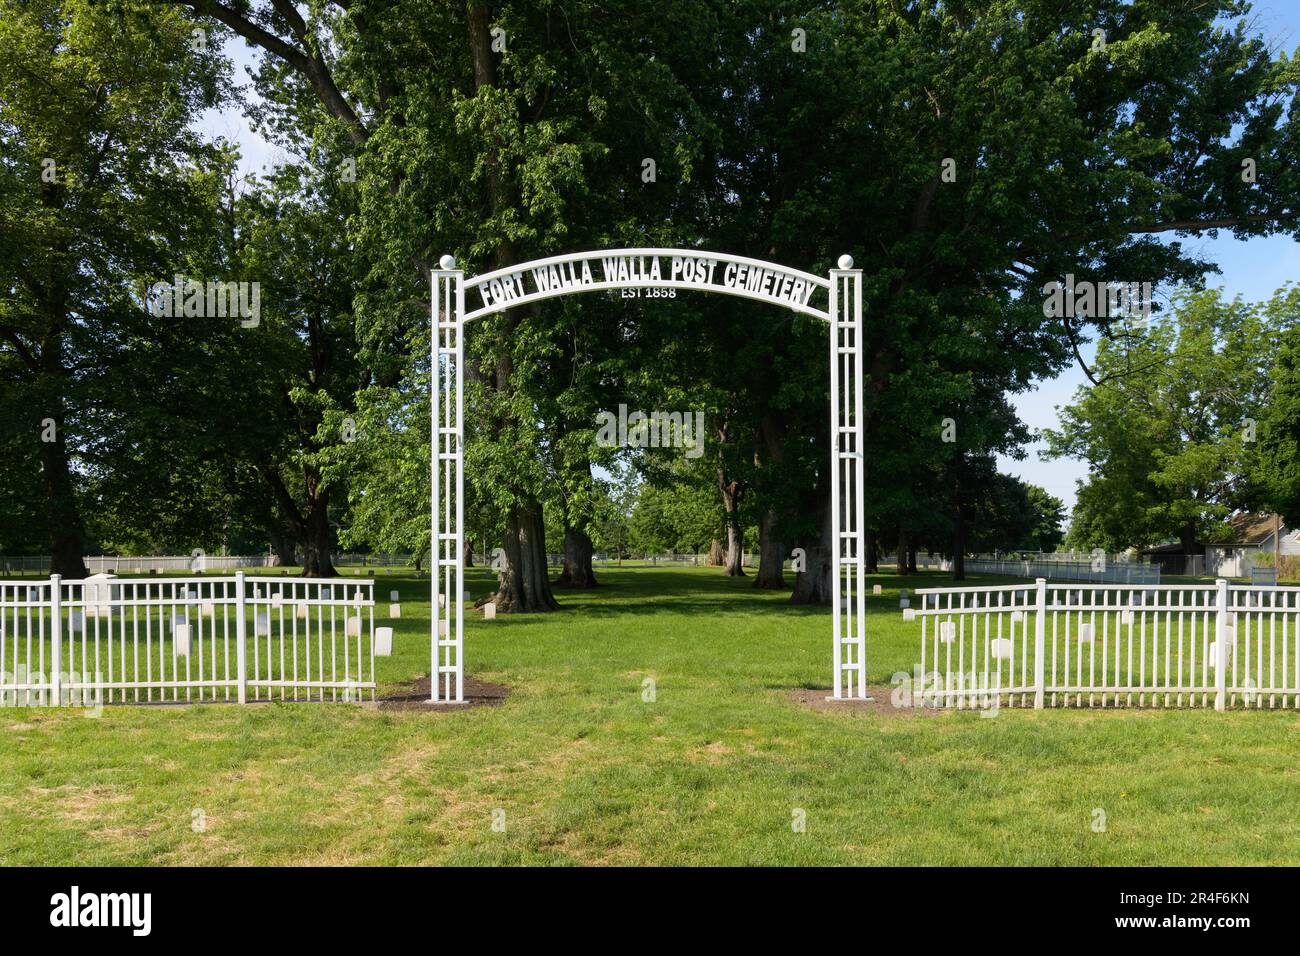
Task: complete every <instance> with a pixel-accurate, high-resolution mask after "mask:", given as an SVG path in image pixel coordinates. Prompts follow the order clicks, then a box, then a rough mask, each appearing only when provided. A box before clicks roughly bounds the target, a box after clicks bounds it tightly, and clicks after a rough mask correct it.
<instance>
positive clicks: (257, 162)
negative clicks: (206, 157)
mask: <svg viewBox="0 0 1300 956" xmlns="http://www.w3.org/2000/svg"><path fill="white" fill-rule="evenodd" d="M1254 11H1255V12H1254V18H1255V22H1256V25H1257V28H1258V29H1259V30H1261V31H1262V32H1263V33H1264V35H1265V36H1267V37H1268V38H1269V40H1270V41H1271V42H1272V43H1274V44H1275V45H1276V46H1278V47H1280V48H1282V49H1285V50H1288V51H1295V50H1296V49H1297V47H1298V46H1300V0H1256V2H1255V4H1254ZM226 52H227V54H228V55H229V56H230V57H231V59H232V60H233V61H234V63H235V78H236V80H237V81H238V82H240V83H245V84H247V83H248V82H249V76H248V72H247V71H248V70H249V68H251V67H252V65H253V64H254V63H255V62H256V59H255V55H254V53H253V52H252V51H251V50H249V48H248V47H247V46H246V45H245V44H244V43H243V41H242V40H234V41H231V42H230V43H228V44H227V49H226ZM249 95H250V96H251V95H252V94H251V90H250V93H249ZM199 128H200V129H201V130H202V131H204V132H205V133H207V134H208V135H210V136H222V137H224V138H226V139H229V140H232V141H234V142H236V143H238V144H239V147H240V151H241V153H242V162H241V168H242V169H243V171H244V172H245V173H253V172H261V171H264V170H266V169H268V168H270V167H272V166H274V165H275V164H276V163H277V162H279V161H282V160H283V158H284V157H283V156H282V154H281V151H280V150H279V149H278V148H276V147H273V146H271V145H269V144H268V143H266V141H264V140H263V139H262V138H261V137H259V136H258V135H257V134H256V133H254V132H253V130H252V128H251V125H250V124H249V122H248V120H246V119H245V118H244V117H243V116H242V115H241V114H240V113H239V111H238V110H221V111H217V110H213V111H209V112H208V113H207V114H205V115H204V117H203V118H202V120H201V122H200V123H199ZM1175 238H1177V237H1170V239H1175ZM1178 241H1181V242H1183V243H1184V244H1185V246H1186V247H1187V249H1188V250H1189V251H1190V252H1192V253H1193V254H1197V255H1200V256H1202V257H1204V258H1205V259H1208V260H1209V261H1211V262H1214V263H1216V264H1217V265H1218V266H1219V268H1220V270H1221V273H1220V275H1218V276H1214V277H1211V278H1210V280H1209V282H1210V284H1211V285H1214V286H1219V287H1222V288H1223V289H1224V290H1225V292H1226V293H1227V294H1228V296H1230V297H1231V296H1237V295H1240V296H1242V297H1243V298H1245V299H1249V300H1255V299H1266V298H1268V297H1269V296H1271V295H1272V294H1273V292H1274V291H1275V290H1276V289H1278V288H1279V287H1280V286H1282V285H1283V283H1285V282H1288V281H1291V282H1300V242H1296V241H1295V240H1294V239H1291V238H1289V237H1285V236H1277V237H1272V238H1267V239H1251V240H1249V241H1246V242H1240V241H1237V240H1235V239H1233V238H1232V237H1231V236H1230V235H1228V234H1226V233H1220V234H1219V236H1218V238H1217V239H1210V238H1198V237H1190V238H1181V239H1178ZM1115 278H1117V279H1132V278H1135V277H1132V276H1117V277H1115ZM1169 291H1170V290H1168V289H1157V290H1156V295H1157V298H1159V299H1160V300H1161V301H1164V300H1166V299H1167V297H1168V293H1169ZM1085 358H1086V359H1087V360H1091V350H1087V351H1085ZM1086 381H1087V380H1086V379H1085V378H1084V376H1083V373H1082V372H1081V371H1079V369H1078V368H1077V367H1076V368H1072V369H1070V370H1069V371H1067V372H1065V373H1064V374H1062V375H1061V376H1059V377H1058V378H1055V379H1051V380H1049V381H1042V382H1039V383H1037V387H1036V388H1034V389H1033V390H1031V391H1029V392H1025V393H1024V394H1021V395H1014V396H1012V404H1013V405H1014V406H1015V407H1016V409H1017V411H1018V412H1019V414H1020V418H1021V420H1022V421H1024V422H1025V424H1026V425H1028V426H1029V427H1030V428H1032V429H1041V428H1048V427H1052V426H1054V425H1055V424H1056V420H1057V413H1056V410H1057V408H1058V407H1059V406H1062V405H1065V404H1067V403H1069V401H1070V400H1071V398H1072V397H1073V396H1074V394H1075V391H1076V390H1077V389H1078V388H1079V387H1080V386H1082V385H1084V384H1085V383H1086ZM1041 448H1042V443H1040V442H1036V443H1034V444H1032V445H1030V446H1028V447H1027V448H1026V452H1027V454H1026V457H1025V458H1024V459H1022V460H1019V461H1017V460H1015V459H1012V458H1005V457H1003V458H999V466H1000V467H1001V469H1002V470H1003V471H1004V472H1006V473H1007V474H1010V475H1016V476H1018V477H1020V478H1022V479H1024V480H1025V481H1028V482H1031V483H1033V484H1036V485H1041V486H1042V487H1044V488H1046V489H1047V490H1048V491H1049V492H1051V493H1052V494H1054V495H1056V496H1057V497H1058V498H1060V499H1062V500H1063V501H1064V502H1065V503H1066V506H1067V507H1072V506H1073V504H1074V500H1075V482H1076V481H1078V480H1079V479H1081V478H1083V477H1084V476H1085V474H1086V471H1087V469H1086V468H1085V466H1084V464H1083V463H1082V462H1079V461H1072V460H1061V461H1050V462H1045V461H1040V460H1039V458H1038V452H1039V450H1040V449H1041Z"/></svg>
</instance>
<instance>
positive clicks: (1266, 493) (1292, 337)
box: [1246, 287, 1300, 528]
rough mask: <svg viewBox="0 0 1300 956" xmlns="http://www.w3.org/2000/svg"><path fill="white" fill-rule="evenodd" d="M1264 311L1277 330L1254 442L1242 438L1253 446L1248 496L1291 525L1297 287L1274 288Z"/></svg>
mask: <svg viewBox="0 0 1300 956" xmlns="http://www.w3.org/2000/svg"><path fill="white" fill-rule="evenodd" d="M1264 313H1265V317H1266V318H1265V321H1266V323H1267V324H1268V325H1269V326H1271V327H1274V328H1279V329H1281V332H1280V334H1279V336H1278V349H1277V357H1276V361H1275V362H1274V363H1273V366H1272V369H1271V373H1270V376H1269V382H1268V397H1267V401H1266V402H1265V403H1264V406H1263V408H1261V409H1260V413H1259V422H1258V430H1257V438H1258V443H1257V444H1256V445H1254V446H1251V445H1249V444H1247V448H1248V450H1250V451H1253V452H1254V454H1253V455H1251V456H1250V458H1249V463H1248V466H1247V474H1248V482H1247V502H1248V505H1249V506H1251V507H1254V508H1257V509H1268V510H1271V511H1276V512H1277V513H1278V514H1280V515H1281V516H1282V520H1283V521H1285V522H1286V524H1287V526H1288V527H1291V528H1294V527H1297V526H1298V525H1300V322H1298V321H1297V317H1298V316H1300V288H1297V287H1290V288H1286V289H1281V290H1279V291H1278V292H1277V293H1276V294H1275V295H1274V296H1273V298H1272V300H1271V301H1270V302H1268V303H1267V304H1265V305H1264ZM1247 429H1249V423H1247ZM1246 437H1250V436H1249V434H1247V436H1246Z"/></svg>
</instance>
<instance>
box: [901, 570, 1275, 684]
mask: <svg viewBox="0 0 1300 956" xmlns="http://www.w3.org/2000/svg"><path fill="white" fill-rule="evenodd" d="M916 593H917V597H918V598H919V599H920V605H921V606H920V607H918V608H909V609H907V610H905V611H904V612H903V614H904V617H905V618H906V619H914V618H920V621H921V655H920V658H921V659H920V664H919V668H918V671H917V673H916V674H915V675H914V679H913V684H912V702H913V704H914V705H916V706H932V707H936V706H937V707H959V708H966V707H969V708H979V709H988V708H989V707H990V706H1002V705H1006V706H1011V707H1038V708H1041V707H1044V706H1052V707H1057V706H1101V707H1107V706H1115V707H1118V706H1129V707H1132V706H1137V707H1207V706H1210V705H1213V706H1214V707H1215V709H1216V710H1224V709H1226V708H1227V707H1235V706H1244V707H1251V708H1270V709H1271V708H1279V707H1281V708H1285V707H1288V706H1290V707H1291V708H1292V709H1294V708H1296V707H1297V706H1300V588H1297V587H1260V586H1255V587H1252V586H1250V585H1245V584H1230V583H1229V582H1228V581H1226V580H1219V581H1216V582H1215V583H1214V584H1202V585H1154V586H1145V587H1143V586H1132V587H1130V586H1114V585H1099V584H1070V585H1066V584H1050V583H1048V582H1047V580H1046V579H1044V578H1039V579H1038V580H1037V582H1036V583H1035V584H1033V585H1024V584H1019V585H1006V586H1000V587H970V588H925V589H919V590H918V591H917V592H916Z"/></svg>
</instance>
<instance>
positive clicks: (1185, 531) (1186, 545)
mask: <svg viewBox="0 0 1300 956" xmlns="http://www.w3.org/2000/svg"><path fill="white" fill-rule="evenodd" d="M1178 540H1179V542H1180V543H1181V544H1182V546H1183V554H1184V555H1185V556H1186V555H1193V554H1195V553H1196V522H1194V521H1189V522H1188V523H1187V524H1185V525H1183V527H1182V528H1181V529H1179V532H1178Z"/></svg>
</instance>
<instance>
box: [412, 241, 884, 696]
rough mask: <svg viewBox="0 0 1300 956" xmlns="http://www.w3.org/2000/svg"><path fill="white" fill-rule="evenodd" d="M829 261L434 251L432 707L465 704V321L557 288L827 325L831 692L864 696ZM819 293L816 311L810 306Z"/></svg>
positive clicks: (861, 592)
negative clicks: (681, 301)
mask: <svg viewBox="0 0 1300 956" xmlns="http://www.w3.org/2000/svg"><path fill="white" fill-rule="evenodd" d="M688 261H689V263H690V264H689V265H687V262H688ZM593 263H595V264H596V268H595V269H593V268H592V264H593ZM838 265H839V268H837V269H832V270H830V275H829V277H828V278H823V277H821V276H817V275H813V274H812V273H809V272H803V271H801V270H798V269H790V268H788V267H786V266H782V265H778V264H776V263H772V262H765V261H763V260H761V259H750V258H746V257H744V256H733V255H729V254H727V253H716V252H702V251H700V250H692V249H613V250H606V251H593V252H579V253H574V254H572V255H567V256H551V257H549V258H545V259H535V260H533V261H532V262H526V263H523V264H521V265H518V266H509V267H507V268H504V269H497V270H495V271H493V272H488V273H484V274H483V275H479V276H475V277H473V278H471V279H466V278H465V273H464V272H463V271H462V270H460V269H457V268H456V260H455V259H453V258H452V257H451V256H443V257H442V261H441V263H440V268H438V269H437V270H435V271H434V273H433V309H432V322H431V334H430V362H431V369H432V375H431V379H430V405H431V413H430V414H431V421H430V426H431V445H432V449H433V454H432V457H431V461H430V472H431V473H430V482H431V485H432V489H433V492H432V519H431V527H430V533H431V535H432V537H431V539H430V545H431V547H430V561H429V570H430V577H431V579H432V595H431V598H432V604H431V608H432V611H431V614H430V617H431V618H432V623H431V625H430V632H431V633H430V671H429V674H430V680H429V684H430V692H429V702H430V703H432V704H459V703H463V702H464V699H465V669H464V623H465V622H464V611H465V602H464V601H463V600H462V598H463V597H464V591H465V566H464V544H465V534H464V528H465V509H464V489H465V474H464V464H465V461H464V437H465V400H464V382H465V378H464V356H465V352H464V326H465V323H466V322H471V321H473V320H474V319H477V318H481V317H483V316H485V315H490V314H492V313H495V312H500V311H503V310H505V309H511V308H515V307H517V306H521V305H526V304H528V303H530V302H538V301H542V300H544V299H551V298H555V297H556V296H560V295H568V294H573V293H581V292H598V291H602V290H613V289H625V288H642V289H643V288H658V289H692V290H696V291H704V292H718V293H722V294H724V295H734V296H739V297H741V298H748V299H754V300H757V301H761V302H767V303H769V304H773V305H776V306H778V307H781V308H788V309H790V310H792V311H794V312H798V313H801V314H804V315H811V316H815V317H816V318H820V319H823V320H824V321H826V322H828V323H829V324H830V332H831V334H830V370H831V395H830V399H831V400H830V406H831V408H830V411H831V443H832V447H831V525H832V527H831V535H832V542H833V544H832V564H833V567H832V575H831V578H832V582H833V583H832V590H833V592H834V593H833V595H832V600H833V605H832V608H833V610H832V621H833V624H832V646H833V651H832V653H833V659H834V664H833V675H832V677H833V696H834V697H835V698H836V699H841V698H859V699H860V698H865V697H866V696H867V684H866V676H867V670H866V565H865V564H864V563H863V558H864V555H865V543H866V533H865V532H866V529H865V527H864V523H863V522H864V513H865V508H864V502H863V498H862V489H863V469H864V465H865V462H864V460H863V449H864V447H865V446H864V444H863V437H864V436H863V420H862V415H861V411H860V410H861V409H862V399H863V395H862V334H861V333H862V270H860V269H854V268H853V260H852V259H851V258H850V257H849V256H841V257H840V260H839V264H838ZM611 269H612V271H611ZM719 269H721V272H719ZM665 273H666V274H665ZM598 276H599V278H598ZM530 280H531V282H530ZM530 284H531V286H532V288H531V289H530V288H529V286H530ZM467 291H471V292H474V291H476V292H478V294H479V299H480V303H481V304H480V305H479V307H478V308H475V309H473V310H471V311H468V312H467V311H466V308H465V296H466V292H467ZM822 295H824V296H825V302H826V304H825V307H824V308H822V307H821V306H819V305H815V304H813V301H812V299H813V297H814V296H818V297H819V298H820V297H821V296H822Z"/></svg>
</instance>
